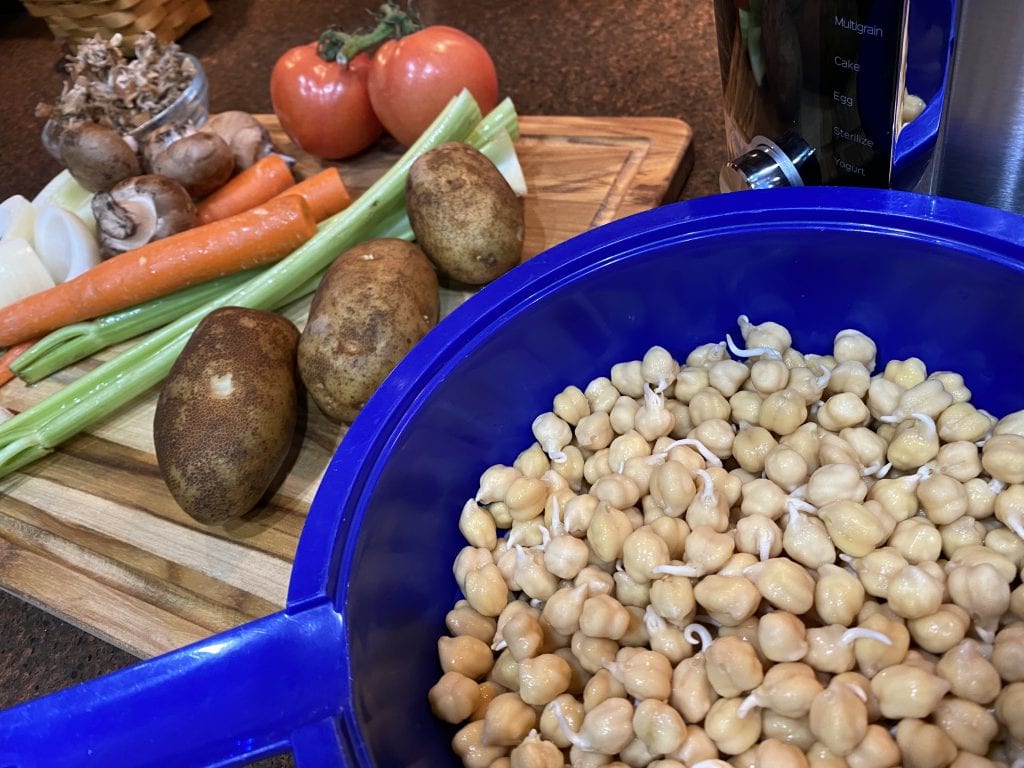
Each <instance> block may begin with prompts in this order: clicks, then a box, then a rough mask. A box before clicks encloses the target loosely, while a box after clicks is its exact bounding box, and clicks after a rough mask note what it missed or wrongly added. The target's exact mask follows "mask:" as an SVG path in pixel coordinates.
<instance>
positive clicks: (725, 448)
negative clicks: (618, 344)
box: [428, 316, 1024, 768]
mask: <svg viewBox="0 0 1024 768" xmlns="http://www.w3.org/2000/svg"><path fill="white" fill-rule="evenodd" d="M738 327H739V336H740V337H741V338H733V336H732V335H731V334H727V335H726V336H725V338H724V340H722V341H716V342H710V343H705V344H701V345H699V346H697V347H695V348H694V349H692V350H691V351H690V352H689V353H688V354H686V355H685V357H683V358H681V359H677V358H675V357H673V355H672V353H670V352H669V351H668V350H667V349H665V348H663V347H660V346H652V347H650V348H649V349H648V350H647V351H646V352H645V354H644V355H643V357H642V358H641V359H639V360H629V361H624V362H620V363H617V364H615V365H613V366H612V367H611V369H610V371H609V373H608V375H607V376H599V377H597V378H594V379H593V380H591V381H589V382H588V383H586V384H584V385H583V386H582V388H581V387H580V386H575V385H573V386H568V387H566V388H565V389H564V390H562V391H561V392H558V393H557V394H555V395H554V397H553V399H552V405H551V409H550V410H549V411H547V412H545V413H542V414H540V415H538V416H537V417H536V418H535V419H534V420H533V422H532V425H531V428H532V434H533V438H534V440H533V442H532V443H531V444H530V445H528V446H526V447H525V448H524V449H523V450H522V451H521V452H520V453H519V454H518V455H517V456H510V457H509V459H510V463H509V464H495V465H493V466H491V467H488V468H487V469H486V470H485V471H484V472H483V474H482V475H481V477H480V479H479V484H478V487H477V488H476V489H475V492H473V493H472V496H470V497H469V498H468V499H467V501H466V503H465V505H464V507H463V509H462V511H461V514H460V515H459V522H458V525H459V531H460V533H461V535H462V537H463V538H464V539H465V541H466V545H465V546H464V547H463V548H462V549H461V551H459V553H458V555H457V557H456V558H455V561H454V564H453V574H454V577H455V581H456V583H457V584H458V587H459V589H460V590H461V595H462V597H461V598H460V599H459V600H458V601H457V602H456V603H455V604H454V606H453V607H452V609H451V610H450V611H449V613H448V614H447V616H446V620H445V623H446V633H445V634H444V635H443V636H442V637H440V638H439V640H438V644H437V648H438V657H439V661H440V668H441V676H440V679H439V680H438V682H437V683H436V684H435V685H434V686H433V687H432V688H431V689H430V691H429V694H428V699H429V704H430V706H431V709H432V711H433V712H434V714H435V715H436V716H437V717H438V718H439V719H441V720H443V721H445V722H447V723H451V724H453V725H454V726H456V730H455V735H454V737H453V739H452V748H453V751H454V753H455V754H456V755H457V757H458V759H459V760H461V762H462V764H463V765H465V766H467V768H504V767H506V766H508V768H561V766H564V765H570V766H574V767H576V766H578V767H580V768H590V767H591V766H612V767H613V768H625V767H629V768H639V767H640V766H651V767H652V768H711V767H712V766H757V767H761V766H851V767H852V768H885V767H886V766H909V767H910V768H924V767H925V766H928V767H936V768H938V767H941V766H953V768H973V767H974V766H979V767H980V766H1007V767H1009V766H1020V765H1024V586H1022V584H1021V569H1022V565H1024V410H1019V411H1016V412H1014V413H1010V414H1007V415H1004V416H1002V418H997V417H995V416H993V415H992V414H990V413H987V412H986V411H984V410H983V409H980V408H977V407H976V406H975V405H974V404H972V402H971V392H970V390H969V389H968V387H967V385H966V383H965V382H964V380H963V378H962V376H960V375H959V374H957V373H956V372H953V371H929V370H928V369H927V367H926V365H925V363H924V362H923V361H922V360H920V359H918V358H916V357H910V358H907V359H902V360H890V361H888V362H885V363H884V364H881V365H880V364H879V361H878V360H877V359H876V357H877V348H876V345H875V343H874V342H873V341H872V339H871V338H870V337H869V336H867V335H866V334H865V333H863V332H861V331H858V330H854V329H843V330H840V331H839V332H838V333H836V334H835V337H834V340H833V344H832V348H831V349H829V350H826V351H825V352H824V353H822V354H818V353H809V352H802V351H799V350H798V349H796V348H794V347H793V339H792V337H791V335H790V333H789V331H788V330H787V329H786V328H785V327H783V326H782V325H779V324H778V323H774V322H770V321H769V322H761V323H756V324H755V323H754V322H752V321H751V320H750V319H749V318H748V317H746V316H740V317H739V319H738Z"/></svg>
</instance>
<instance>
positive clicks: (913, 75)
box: [892, 0, 956, 189]
mask: <svg viewBox="0 0 1024 768" xmlns="http://www.w3.org/2000/svg"><path fill="white" fill-rule="evenodd" d="M907 27H908V28H907V39H908V41H909V42H908V44H907V68H906V85H907V90H908V91H909V92H910V93H912V94H915V95H917V96H920V97H921V98H922V99H924V101H925V108H924V111H923V112H922V113H921V114H920V115H918V116H917V118H916V119H915V120H913V121H912V122H910V123H908V124H907V125H906V126H905V127H904V128H903V130H902V131H900V133H899V135H898V136H897V137H896V145H895V147H894V148H893V168H892V187H893V188H894V189H915V188H916V187H917V184H918V183H919V182H920V181H921V179H922V176H923V175H924V172H925V170H926V168H927V167H928V162H929V160H930V159H931V156H932V150H933V149H934V148H935V142H936V139H937V137H938V134H939V122H940V121H941V119H942V104H943V94H944V93H945V90H946V80H947V77H948V74H949V71H950V68H951V67H952V61H953V46H954V44H955V41H956V0H932V2H930V3H911V4H910V15H909V19H908V22H907Z"/></svg>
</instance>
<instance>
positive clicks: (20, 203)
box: [0, 195, 36, 242]
mask: <svg viewBox="0 0 1024 768" xmlns="http://www.w3.org/2000/svg"><path fill="white" fill-rule="evenodd" d="M35 223H36V207H35V206H34V205H32V203H31V202H29V200H28V198H27V197H25V196H24V195H11V196H10V197H8V198H7V199H6V200H4V201H3V202H2V203H0V238H3V239H4V240H10V239H11V238H12V237H20V238H21V239H22V240H28V241H29V242H32V230H33V229H34V227H35Z"/></svg>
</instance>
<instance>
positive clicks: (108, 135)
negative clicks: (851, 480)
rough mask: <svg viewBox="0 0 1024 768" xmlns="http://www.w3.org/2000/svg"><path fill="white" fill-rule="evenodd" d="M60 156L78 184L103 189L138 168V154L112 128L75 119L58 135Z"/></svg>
mask: <svg viewBox="0 0 1024 768" xmlns="http://www.w3.org/2000/svg"><path fill="white" fill-rule="evenodd" d="M60 158H61V162H63V163H64V167H65V168H67V169H68V172H69V173H70V174H71V175H72V176H73V177H74V178H75V181H77V182H78V183H79V184H81V185H82V186H83V187H85V188H86V189H87V190H89V191H90V192H103V191H105V190H108V189H110V188H111V187H112V186H114V185H115V184H117V183H118V182H119V181H121V180H122V179H126V178H128V177H129V176H137V175H138V174H139V173H140V172H141V168H140V167H139V158H138V157H137V156H136V154H135V151H134V150H133V149H132V147H130V146H129V145H128V143H127V142H125V140H124V138H123V137H122V136H121V134H120V133H118V132H117V131H115V130H114V129H113V128H108V127H107V126H103V125H98V124H96V123H77V124H76V125H72V126H70V127H68V128H65V129H64V132H63V133H61V135H60Z"/></svg>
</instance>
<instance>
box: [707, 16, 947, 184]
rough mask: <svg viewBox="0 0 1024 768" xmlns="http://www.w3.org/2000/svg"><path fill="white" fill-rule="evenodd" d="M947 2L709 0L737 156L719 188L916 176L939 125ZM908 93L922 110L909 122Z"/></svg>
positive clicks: (908, 180) (898, 180)
mask: <svg viewBox="0 0 1024 768" xmlns="http://www.w3.org/2000/svg"><path fill="white" fill-rule="evenodd" d="M952 7H953V2H952V1H951V0H916V2H915V3H914V4H913V6H912V5H911V2H910V0H715V17H716V18H715V21H716V28H717V33H718V50H719V57H720V65H721V71H722V87H723V96H724V105H725V123H726V137H727V143H728V148H729V153H730V157H731V158H733V159H732V160H730V161H729V162H727V163H726V164H725V166H724V167H723V169H722V173H721V177H720V180H721V186H722V189H723V191H731V190H739V189H751V188H772V187H780V186H802V185H811V184H825V185H849V186H867V187H898V188H912V187H914V186H915V185H916V184H918V182H919V181H920V179H921V178H922V177H923V176H924V172H925V167H926V166H927V160H928V157H929V155H930V153H931V151H932V149H933V147H934V145H935V138H936V134H937V131H938V114H939V112H940V111H941V98H942V92H943V82H944V79H945V76H946V68H947V64H948V59H949V46H950V42H951V39H952V35H951V30H952V28H953V23H952V22H953V11H952ZM908 88H909V90H910V94H909V95H908ZM910 101H914V102H916V103H918V104H919V105H920V106H922V107H923V108H924V111H923V112H920V115H918V116H916V118H915V120H914V121H913V122H910V123H905V116H904V108H905V107H906V106H908V103H909V102H910ZM918 111H920V110H918Z"/></svg>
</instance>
